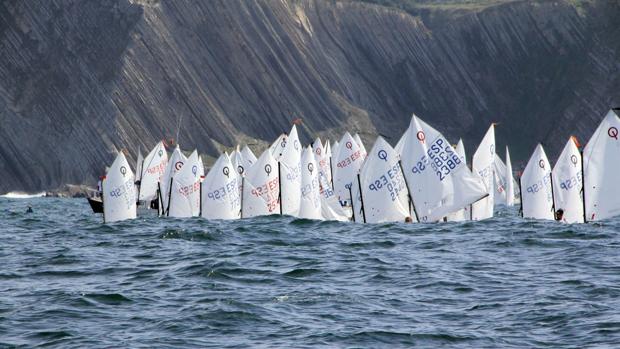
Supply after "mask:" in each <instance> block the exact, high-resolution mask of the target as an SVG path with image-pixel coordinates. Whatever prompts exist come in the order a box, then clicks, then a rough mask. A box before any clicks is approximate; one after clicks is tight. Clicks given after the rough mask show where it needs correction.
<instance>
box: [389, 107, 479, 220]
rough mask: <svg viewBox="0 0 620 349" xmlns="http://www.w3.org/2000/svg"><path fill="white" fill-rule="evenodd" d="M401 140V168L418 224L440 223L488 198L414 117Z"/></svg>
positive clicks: (442, 143) (437, 135) (430, 130)
mask: <svg viewBox="0 0 620 349" xmlns="http://www.w3.org/2000/svg"><path fill="white" fill-rule="evenodd" d="M403 137H405V140H404V143H403V149H402V152H403V153H402V154H401V159H402V165H403V169H404V171H405V177H406V178H407V184H408V186H409V192H410V194H411V198H412V200H413V204H414V206H415V210H416V213H417V215H418V217H419V218H420V221H421V222H434V221H438V220H441V219H442V218H443V217H445V216H446V215H448V214H449V213H452V212H455V211H458V210H460V209H462V208H463V207H465V206H467V205H469V204H471V203H473V202H476V201H478V200H480V199H481V198H483V197H485V196H486V195H487V190H486V188H485V186H484V183H483V182H482V180H481V179H480V178H479V177H478V176H475V175H473V174H472V173H471V171H469V169H468V168H467V165H466V164H465V162H464V161H463V160H462V159H461V158H460V157H459V156H458V155H457V154H456V151H455V150H454V148H452V145H451V144H450V142H448V141H447V140H446V138H445V137H444V136H443V135H442V134H441V133H440V132H438V131H437V130H435V129H434V128H432V127H431V126H430V125H428V124H426V123H425V122H424V121H422V120H420V119H419V118H417V117H416V116H415V115H413V117H412V118H411V124H410V125H409V128H408V129H407V131H406V132H405V134H404V135H403Z"/></svg>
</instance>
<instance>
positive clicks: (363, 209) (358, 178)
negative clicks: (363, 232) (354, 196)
mask: <svg viewBox="0 0 620 349" xmlns="http://www.w3.org/2000/svg"><path fill="white" fill-rule="evenodd" d="M357 185H358V188H359V190H360V202H361V204H362V218H364V223H366V209H365V208H364V196H363V195H362V182H361V181H360V174H359V173H358V174H357ZM351 206H353V205H351Z"/></svg>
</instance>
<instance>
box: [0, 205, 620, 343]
mask: <svg viewBox="0 0 620 349" xmlns="http://www.w3.org/2000/svg"><path fill="white" fill-rule="evenodd" d="M28 204H31V205H32V206H33V208H34V213H31V214H26V213H25V211H26V207H27V205H28ZM517 215H518V213H517V209H516V208H514V209H512V208H511V209H506V208H504V209H499V211H498V213H497V217H496V218H494V219H491V220H488V221H484V222H468V223H462V224H456V223H444V224H425V225H421V224H409V225H406V224H404V223H403V224H383V225H358V224H352V223H335V222H317V221H309V220H299V219H293V218H290V217H277V216H271V217H262V218H258V219H247V220H240V221H228V222H224V221H206V220H202V219H198V218H196V219H188V220H176V219H160V218H157V217H156V216H154V215H152V214H149V215H146V216H142V217H140V218H139V219H137V220H134V221H130V222H123V223H117V224H108V225H104V224H102V222H101V217H100V216H98V215H94V214H92V213H91V211H90V208H89V207H88V204H87V203H86V201H85V200H84V199H49V198H37V199H7V198H0V347H2V348H4V347H9V348H11V347H28V348H30V347H47V348H139V347H146V348H206V347H212V348H257V347H259V348H260V347H263V348H264V347H268V348H317V347H325V348H400V347H402V348H408V347H416V348H618V347H620V253H619V251H620V239H619V230H620V220H614V221H610V222H605V223H603V224H596V225H592V224H588V225H562V224H555V223H553V222H536V221H525V220H522V219H520V218H519V217H518V216H517Z"/></svg>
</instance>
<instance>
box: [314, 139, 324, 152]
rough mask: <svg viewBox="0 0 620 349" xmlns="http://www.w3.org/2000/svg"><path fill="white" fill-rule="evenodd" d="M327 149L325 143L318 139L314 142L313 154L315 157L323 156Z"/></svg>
mask: <svg viewBox="0 0 620 349" xmlns="http://www.w3.org/2000/svg"><path fill="white" fill-rule="evenodd" d="M324 150H325V147H324V146H323V142H321V138H319V137H316V139H315V140H314V142H312V152H314V154H315V156H316V155H318V156H323V152H324Z"/></svg>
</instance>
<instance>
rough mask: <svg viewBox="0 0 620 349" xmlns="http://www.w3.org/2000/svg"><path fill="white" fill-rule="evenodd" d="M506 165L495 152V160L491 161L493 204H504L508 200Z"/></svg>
mask: <svg viewBox="0 0 620 349" xmlns="http://www.w3.org/2000/svg"><path fill="white" fill-rule="evenodd" d="M506 172H507V166H506V164H505V163H504V162H503V161H502V159H501V158H500V157H499V155H497V153H495V161H494V162H493V181H494V186H493V187H494V188H495V193H494V195H495V202H494V205H495V206H499V205H504V206H506V203H507V201H508V190H507V189H506V188H507V187H508V178H507V177H506Z"/></svg>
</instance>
